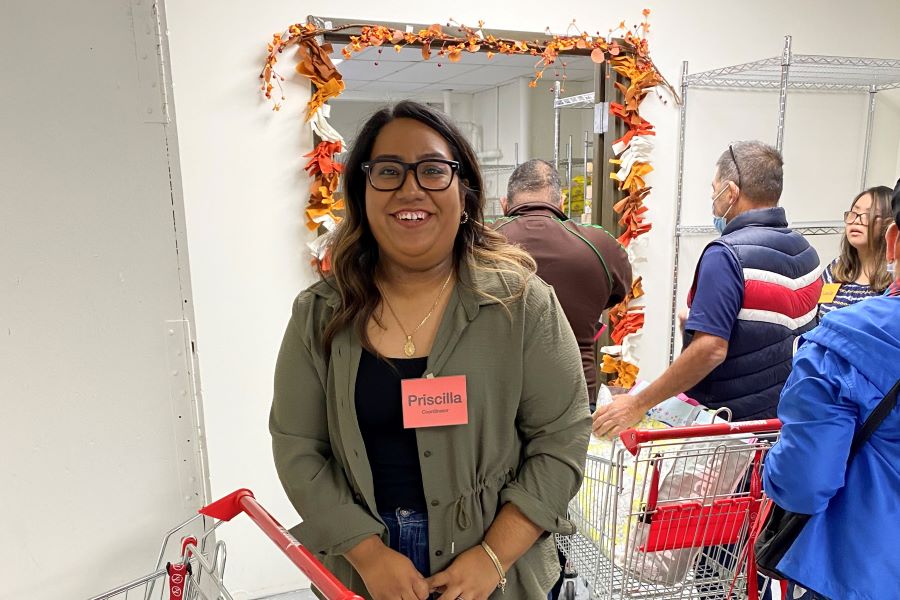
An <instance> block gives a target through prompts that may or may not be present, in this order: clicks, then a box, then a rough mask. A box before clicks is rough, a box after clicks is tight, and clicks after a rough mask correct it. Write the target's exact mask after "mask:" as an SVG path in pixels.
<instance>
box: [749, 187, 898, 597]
mask: <svg viewBox="0 0 900 600" xmlns="http://www.w3.org/2000/svg"><path fill="white" fill-rule="evenodd" d="M892 212H893V216H894V221H895V222H894V223H892V224H891V226H890V228H889V229H888V231H887V234H886V237H887V259H888V262H889V263H890V264H891V266H892V267H894V273H895V276H896V262H897V261H898V259H900V229H898V228H900V181H898V182H897V187H896V189H895V190H894V194H893V200H892ZM803 338H804V340H805V343H803V344H802V346H801V347H800V349H799V350H798V351H797V354H796V356H795V358H794V369H793V371H792V372H791V375H790V377H789V378H788V381H787V383H786V384H785V387H784V390H783V392H782V395H781V402H780V404H779V405H778V417H779V418H780V419H781V420H782V422H783V426H782V430H781V439H780V441H779V442H778V443H777V444H776V445H775V446H774V448H772V450H771V451H770V452H769V455H768V457H767V459H766V463H765V473H764V486H765V490H766V493H767V494H768V495H769V497H770V498H772V500H773V501H774V502H775V503H776V504H777V505H779V506H780V507H782V508H784V509H785V510H788V511H792V512H796V513H803V514H810V515H812V517H811V518H810V520H809V521H808V522H807V524H806V525H805V527H804V528H803V530H802V531H801V532H800V535H799V536H798V537H797V539H796V541H795V542H794V544H793V545H792V546H791V548H790V549H789V550H788V551H787V553H786V554H785V556H784V558H782V560H781V562H780V563H779V564H778V569H779V570H780V571H781V572H782V573H784V574H785V575H786V576H787V577H788V578H789V579H790V580H791V583H790V591H789V593H788V596H787V597H788V599H790V600H797V599H801V598H802V599H804V600H820V599H822V598H827V599H830V600H864V599H872V600H875V599H878V600H885V599H888V598H900V405H897V406H895V407H894V410H893V411H892V412H891V413H890V414H889V415H888V417H887V418H886V419H885V420H884V422H883V423H882V424H881V426H880V427H879V429H878V430H877V431H875V433H874V434H873V435H872V437H871V438H870V440H869V442H868V443H866V444H865V445H863V446H862V448H861V449H860V451H859V453H858V454H857V455H856V457H855V458H854V459H853V461H852V462H851V463H850V464H849V465H848V464H847V457H848V455H849V451H850V444H851V440H852V439H853V434H854V432H855V431H856V430H858V429H859V428H860V427H861V426H862V424H863V422H864V421H865V419H866V417H868V416H869V414H870V413H871V412H872V410H873V409H874V408H875V407H876V406H877V405H878V403H879V402H880V401H881V400H882V398H884V396H885V395H886V394H887V392H888V391H889V390H890V389H891V387H893V385H894V383H896V381H897V379H898V378H900V280H898V279H895V280H894V282H893V284H891V286H890V287H889V288H888V290H887V291H886V292H885V294H884V295H883V296H880V297H877V298H872V299H871V300H870V301H867V302H861V303H859V304H856V305H853V306H850V307H847V308H846V309H843V310H839V311H834V312H833V313H831V314H828V315H826V316H825V317H824V318H823V319H822V322H821V324H820V325H819V327H817V328H816V329H814V330H812V331H810V332H809V333H807V334H805V335H804V336H803Z"/></svg>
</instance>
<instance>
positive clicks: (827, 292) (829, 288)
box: [819, 283, 841, 304]
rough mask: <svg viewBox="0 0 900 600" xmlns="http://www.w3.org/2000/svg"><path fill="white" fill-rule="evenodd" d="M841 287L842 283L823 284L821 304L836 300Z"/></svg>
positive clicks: (820, 297)
mask: <svg viewBox="0 0 900 600" xmlns="http://www.w3.org/2000/svg"><path fill="white" fill-rule="evenodd" d="M840 289H841V284H840V283H826V284H825V285H823V286H822V295H821V296H819V304H828V303H829V302H834V298H835V296H837V293H838V290H840Z"/></svg>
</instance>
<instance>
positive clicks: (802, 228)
mask: <svg viewBox="0 0 900 600" xmlns="http://www.w3.org/2000/svg"><path fill="white" fill-rule="evenodd" d="M789 227H790V229H791V230H793V231H796V232H797V233H801V234H803V235H840V234H842V233H844V223H843V221H798V222H797V223H793V224H791V225H789ZM675 234H676V235H683V236H714V235H719V234H718V232H717V231H716V230H715V228H713V227H712V226H710V225H683V226H681V227H679V228H678V229H677V230H676V231H675Z"/></svg>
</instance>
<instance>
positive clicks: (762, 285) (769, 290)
mask: <svg viewBox="0 0 900 600" xmlns="http://www.w3.org/2000/svg"><path fill="white" fill-rule="evenodd" d="M821 295H822V280H821V279H816V280H815V281H814V282H812V283H811V284H809V285H808V286H806V287H802V288H800V289H798V290H792V289H789V288H786V287H784V286H782V285H778V284H777V283H770V282H767V281H756V280H753V281H747V282H745V283H744V305H743V308H748V309H753V310H767V311H770V312H776V313H780V314H782V315H785V316H787V317H790V318H792V319H798V318H800V317H802V316H804V315H807V314H809V313H810V312H812V310H813V309H815V307H816V304H817V303H818V302H819V297H820V296H821Z"/></svg>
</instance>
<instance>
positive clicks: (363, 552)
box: [344, 537, 431, 600]
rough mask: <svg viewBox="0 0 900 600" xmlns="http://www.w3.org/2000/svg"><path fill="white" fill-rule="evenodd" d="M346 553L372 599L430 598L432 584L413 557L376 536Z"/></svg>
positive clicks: (419, 599)
mask: <svg viewBox="0 0 900 600" xmlns="http://www.w3.org/2000/svg"><path fill="white" fill-rule="evenodd" d="M344 557H345V558H346V559H347V560H349V561H350V564H352V565H353V568H354V569H356V572H357V573H359V575H360V577H362V580H363V582H364V583H365V584H366V589H367V590H368V591H369V594H370V595H371V596H372V598H373V600H428V595H429V593H430V592H431V587H430V586H429V585H428V582H427V581H426V580H425V577H423V576H422V574H421V573H419V572H418V571H417V570H416V567H415V566H414V565H413V563H412V561H411V560H409V559H408V558H406V557H405V556H403V555H402V554H400V553H399V552H395V551H394V550H391V549H390V548H388V547H387V546H385V545H384V543H382V541H381V539H379V538H377V537H371V538H368V539H366V540H364V541H362V542H360V543H359V544H357V545H356V546H355V547H354V548H353V549H352V550H350V551H349V552H347V553H346V554H345V555H344Z"/></svg>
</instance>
